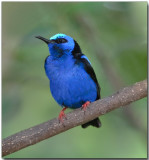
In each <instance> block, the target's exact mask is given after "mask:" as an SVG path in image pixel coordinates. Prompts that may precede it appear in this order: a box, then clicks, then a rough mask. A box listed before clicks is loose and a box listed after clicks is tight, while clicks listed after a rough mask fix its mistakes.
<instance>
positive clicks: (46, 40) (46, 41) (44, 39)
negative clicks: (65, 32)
mask: <svg viewBox="0 0 149 160" xmlns="http://www.w3.org/2000/svg"><path fill="white" fill-rule="evenodd" d="M36 38H38V39H41V40H42V41H44V42H45V43H47V44H49V43H51V42H52V41H51V40H49V39H46V38H44V37H41V36H36Z"/></svg>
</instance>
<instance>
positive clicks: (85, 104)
mask: <svg viewBox="0 0 149 160" xmlns="http://www.w3.org/2000/svg"><path fill="white" fill-rule="evenodd" d="M90 103H91V102H90V101H87V102H85V103H84V104H83V105H82V108H81V110H82V109H83V110H84V111H85V110H86V108H87V106H88V105H89V104H90Z"/></svg>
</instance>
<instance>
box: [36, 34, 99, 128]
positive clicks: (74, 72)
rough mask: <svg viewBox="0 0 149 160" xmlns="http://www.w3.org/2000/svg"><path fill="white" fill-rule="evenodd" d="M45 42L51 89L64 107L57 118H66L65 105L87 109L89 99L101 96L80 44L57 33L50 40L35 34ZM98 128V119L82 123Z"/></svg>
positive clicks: (93, 99) (46, 65)
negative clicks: (47, 50)
mask: <svg viewBox="0 0 149 160" xmlns="http://www.w3.org/2000/svg"><path fill="white" fill-rule="evenodd" d="M36 38H38V39H40V40H42V41H44V42H45V43H46V44H47V45H48V47H49V52H50V55H49V56H48V57H47V58H46V60H45V65H44V67H45V72H46V75H47V77H48V78H49V80H50V90H51V93H52V96H53V97H54V99H55V100H56V102H57V103H58V104H59V105H61V106H62V107H63V109H62V111H61V112H60V114H59V120H61V121H62V119H63V118H64V117H65V114H64V110H65V109H66V108H72V109H76V108H80V107H83V109H86V107H87V106H88V105H89V103H90V102H94V101H96V100H97V99H100V86H99V84H98V81H97V78H96V75H95V72H94V70H93V68H92V66H91V63H90V61H89V60H88V58H87V57H86V56H85V55H84V54H83V53H82V51H81V48H80V46H79V44H78V43H77V42H76V41H75V40H74V39H73V38H71V37H70V36H67V35H65V34H56V35H54V36H52V37H51V38H50V39H46V38H43V37H41V36H37V37H36ZM89 125H92V126H95V127H97V128H99V127H100V126H101V122H100V120H99V118H98V117H97V118H95V119H94V120H92V121H90V122H87V123H85V124H83V125H82V127H83V128H86V127H88V126H89Z"/></svg>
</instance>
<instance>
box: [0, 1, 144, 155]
mask: <svg viewBox="0 0 149 160" xmlns="http://www.w3.org/2000/svg"><path fill="white" fill-rule="evenodd" d="M56 33H65V34H67V35H70V36H72V37H73V38H74V39H75V40H77V42H78V43H79V44H80V46H81V48H82V51H83V53H84V54H86V55H87V57H88V58H89V60H90V61H91V63H92V66H93V68H94V70H95V73H96V75H97V79H98V81H99V83H100V86H101V96H102V97H106V96H109V95H111V94H113V93H114V92H116V91H117V90H119V89H120V88H123V87H124V86H127V85H131V84H133V83H135V82H138V81H141V80H144V79H146V78H147V2H119V3H118V2H111V3H110V2H61V3H60V2H42V3H41V2H2V138H5V137H7V136H10V135H12V134H14V133H16V132H18V131H21V130H24V129H27V128H29V127H31V126H34V125H37V124H40V123H42V122H45V121H47V120H49V119H52V118H55V117H57V116H58V114H59V112H60V110H61V108H60V107H59V106H58V104H57V103H56V102H55V101H54V99H53V98H52V96H51V93H50V89H49V81H48V79H47V77H46V75H45V71H44V60H45V58H46V56H48V54H49V52H48V48H47V46H46V44H44V43H43V42H41V41H40V40H38V39H36V38H35V36H37V35H40V36H43V37H46V38H50V37H51V36H53V35H54V34H56ZM69 111H71V110H68V111H66V112H69ZM100 119H101V121H102V127H101V128H100V129H96V128H93V127H89V128H87V129H82V128H81V127H80V126H78V127H76V128H73V129H71V130H68V131H66V132H64V133H61V134H59V135H57V136H54V137H52V138H50V139H47V140H45V141H42V142H40V143H38V144H36V145H33V146H30V147H27V148H25V149H23V150H21V151H18V152H16V153H13V154H11V155H9V156H6V158H146V157H147V99H146V98H144V99H142V100H139V101H137V102H134V103H132V104H131V105H129V106H128V107H121V108H119V109H116V110H114V111H112V112H110V113H108V114H106V115H103V116H101V117H100Z"/></svg>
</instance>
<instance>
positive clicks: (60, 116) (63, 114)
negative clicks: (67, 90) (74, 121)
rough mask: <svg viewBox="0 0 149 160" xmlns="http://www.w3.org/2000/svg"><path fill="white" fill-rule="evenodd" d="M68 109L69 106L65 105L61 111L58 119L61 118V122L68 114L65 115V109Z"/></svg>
mask: <svg viewBox="0 0 149 160" xmlns="http://www.w3.org/2000/svg"><path fill="white" fill-rule="evenodd" d="M66 109H67V107H64V108H63V109H62V110H61V112H60V114H59V116H58V119H59V121H61V122H63V117H65V118H66V115H65V113H64V111H65V110H66Z"/></svg>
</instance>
